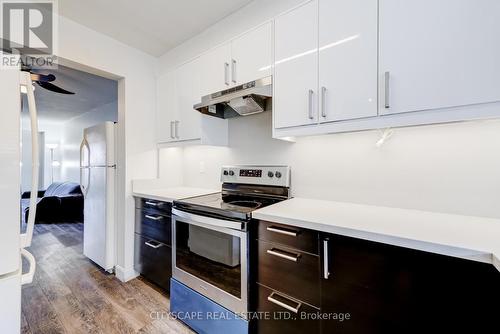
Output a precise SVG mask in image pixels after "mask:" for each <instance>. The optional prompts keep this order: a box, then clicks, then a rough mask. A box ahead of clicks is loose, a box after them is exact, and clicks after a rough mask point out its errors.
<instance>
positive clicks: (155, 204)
mask: <svg viewBox="0 0 500 334" xmlns="http://www.w3.org/2000/svg"><path fill="white" fill-rule="evenodd" d="M144 204H147V205H151V206H158V205H159V203H156V202H151V201H146V202H144Z"/></svg>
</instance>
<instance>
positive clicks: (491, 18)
mask: <svg viewBox="0 0 500 334" xmlns="http://www.w3.org/2000/svg"><path fill="white" fill-rule="evenodd" d="M499 18H500V1H498V0H481V1H477V0H439V1H435V0H408V1H404V2H403V1H400V0H380V73H379V80H380V87H381V89H380V93H381V94H380V103H379V104H380V111H381V113H382V114H394V113H401V112H408V111H418V110H428V109H437V108H446V107H453V106H463V105H469V104H476V103H484V102H492V101H500V89H499V87H500V66H499V59H500V37H499V36H500V19H499ZM385 88H386V89H385Z"/></svg>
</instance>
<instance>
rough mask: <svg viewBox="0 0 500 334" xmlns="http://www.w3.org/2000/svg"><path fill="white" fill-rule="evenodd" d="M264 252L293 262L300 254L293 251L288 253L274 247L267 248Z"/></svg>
mask: <svg viewBox="0 0 500 334" xmlns="http://www.w3.org/2000/svg"><path fill="white" fill-rule="evenodd" d="M266 253H267V254H270V255H274V256H277V257H280V258H282V259H285V260H288V261H293V262H297V261H298V260H299V258H300V254H294V253H290V252H285V251H282V250H278V249H276V248H273V249H268V250H267V251H266Z"/></svg>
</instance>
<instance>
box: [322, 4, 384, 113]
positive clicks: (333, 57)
mask: <svg viewBox="0 0 500 334" xmlns="http://www.w3.org/2000/svg"><path fill="white" fill-rule="evenodd" d="M377 11H378V4H377V0H319V95H320V103H319V105H320V117H319V120H320V122H329V121H338V120H348V119H355V118H362V117H370V116H377V108H378V106H377V15H378V12H377Z"/></svg>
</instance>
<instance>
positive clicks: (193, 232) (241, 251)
mask: <svg viewBox="0 0 500 334" xmlns="http://www.w3.org/2000/svg"><path fill="white" fill-rule="evenodd" d="M172 213H173V215H172V235H173V240H172V276H173V278H175V279H176V280H178V281H179V282H181V283H183V284H185V285H186V286H188V287H190V288H191V289H193V290H195V291H197V292H198V293H200V294H202V295H204V296H206V297H207V298H209V299H211V300H213V301H214V302H216V303H218V304H220V305H222V306H223V307H225V308H227V309H229V310H231V311H233V312H235V313H238V314H239V315H240V316H243V317H244V315H245V314H246V312H247V309H248V285H247V277H248V276H247V274H248V263H247V249H248V248H247V246H248V244H247V242H248V240H247V232H246V231H244V230H240V228H241V225H242V224H241V223H239V222H234V221H227V220H221V219H215V218H211V217H205V216H200V215H195V214H191V213H187V212H185V211H180V210H177V209H173V210H172Z"/></svg>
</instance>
